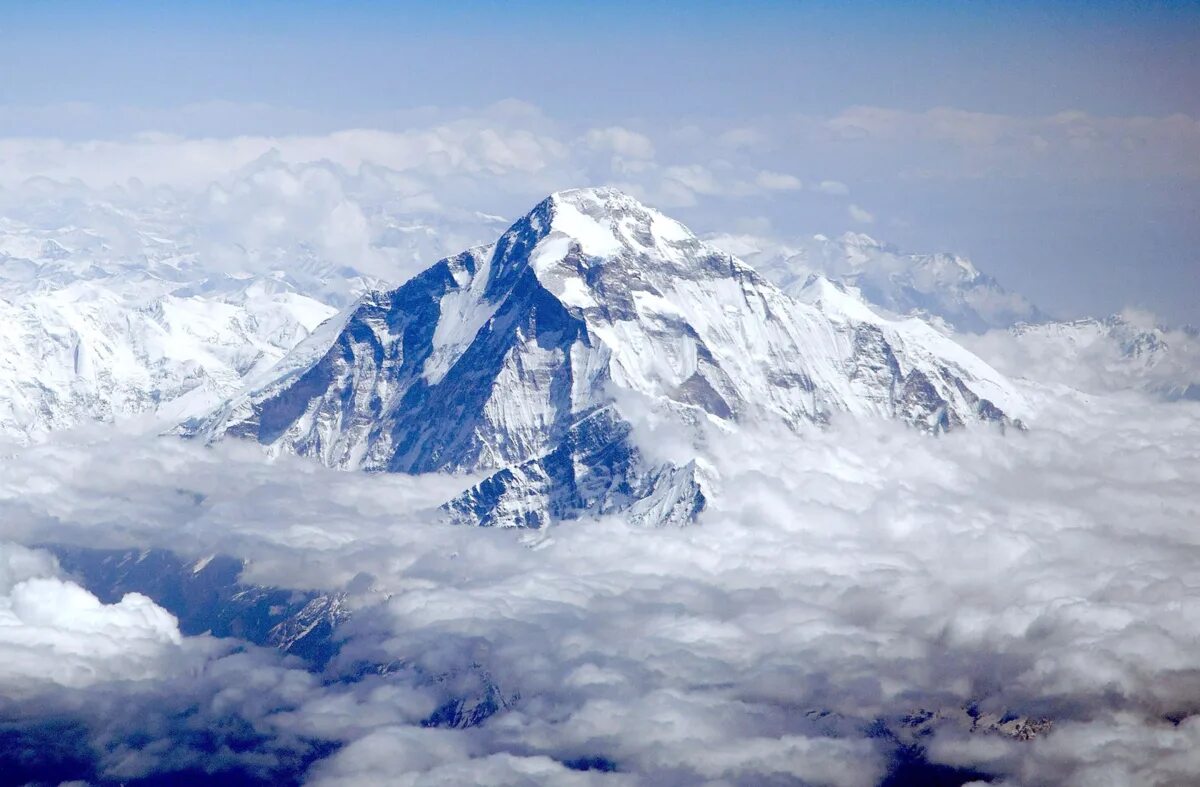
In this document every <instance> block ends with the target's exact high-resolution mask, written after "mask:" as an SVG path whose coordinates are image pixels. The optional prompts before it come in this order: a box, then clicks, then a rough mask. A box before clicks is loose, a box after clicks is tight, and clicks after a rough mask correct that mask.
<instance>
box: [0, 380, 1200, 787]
mask: <svg viewBox="0 0 1200 787" xmlns="http://www.w3.org/2000/svg"><path fill="white" fill-rule="evenodd" d="M1031 395H1036V396H1037V397H1039V399H1038V406H1037V407H1035V408H1034V409H1035V412H1034V414H1033V417H1032V418H1031V430H1030V431H1029V432H1028V433H1026V434H1013V433H1010V434H1008V435H1007V436H1002V435H999V434H993V433H990V432H972V433H959V434H951V435H947V436H945V437H943V438H939V439H936V440H934V439H929V438H926V437H922V436H920V435H917V434H914V433H912V432H910V431H907V430H905V429H904V428H903V427H901V426H897V425H893V424H854V423H851V422H846V423H840V422H839V423H835V424H834V425H833V426H832V427H831V428H830V430H828V431H814V432H812V433H809V434H806V435H804V436H802V437H791V436H788V435H787V433H786V432H783V431H781V432H779V433H775V434H772V433H761V434H760V433H746V434H742V435H739V436H737V437H736V438H729V437H723V436H721V435H719V434H716V435H711V436H710V437H709V441H710V442H709V450H710V451H711V453H712V455H713V456H714V457H716V458H717V460H718V466H719V471H720V474H721V478H722V482H721V485H720V490H719V492H718V493H717V494H716V495H715V496H714V498H713V500H712V501H711V507H710V510H709V511H708V512H707V514H706V515H705V517H704V519H703V521H702V522H701V524H699V525H698V526H696V527H693V528H690V529H685V530H661V531H645V530H639V529H636V528H632V527H630V526H628V525H626V524H624V523H621V522H618V521H596V522H575V523H567V524H564V525H562V526H560V527H558V528H556V529H554V530H552V531H550V532H549V533H546V534H543V536H542V537H541V538H539V539H538V540H537V541H536V544H537V547H538V548H537V549H531V548H529V546H527V545H526V544H525V543H523V542H522V540H521V539H520V538H519V537H518V536H517V534H514V533H510V532H495V531H488V530H477V529H469V528H449V527H441V526H437V525H432V524H428V523H426V522H424V521H423V516H422V515H421V514H420V511H421V510H423V509H424V508H425V507H426V506H428V505H430V504H432V503H433V502H436V501H437V500H440V499H443V498H444V497H445V496H447V493H448V492H451V491H452V490H453V489H454V488H457V487H458V486H459V485H462V484H464V483H467V482H468V481H469V479H454V478H446V479H438V478H425V479H412V478H405V477H388V476H362V475H356V474H343V473H336V472H333V471H329V470H325V469H323V468H320V467H318V466H316V465H313V464H311V463H307V462H304V461H302V460H297V459H281V460H278V461H276V462H274V463H271V464H266V463H263V462H262V460H261V458H260V457H259V456H258V455H257V452H256V451H255V450H254V449H253V448H252V447H248V446H242V445H237V444H230V445H222V446H220V447H218V448H216V449H212V450H208V449H203V448H200V447H198V446H195V445H191V444H188V443H182V442H178V441H175V440H153V441H147V440H146V439H145V438H139V437H136V436H125V437H123V436H120V435H118V434H114V433H113V432H111V431H108V430H97V431H94V432H89V431H84V432H80V433H78V434H75V435H66V434H64V435H61V436H60V437H59V438H58V439H56V440H53V441H51V442H49V443H47V444H44V445H40V446H35V447H32V448H29V449H26V450H24V451H22V452H21V454H20V455H19V456H14V457H11V458H9V459H6V460H4V463H3V465H0V521H2V522H3V523H4V524H3V528H4V530H3V534H4V535H6V536H7V537H11V538H20V539H29V538H40V539H47V540H53V539H66V540H68V541H81V542H83V543H89V544H111V545H120V544H127V545H139V546H141V545H157V546H167V547H171V548H174V549H179V550H182V551H183V552H185V553H186V554H190V555H195V556H199V555H204V554H209V553H211V552H213V551H226V552H233V553H235V554H239V555H242V556H245V557H247V558H249V559H250V560H251V561H252V563H251V565H252V568H251V573H250V578H251V579H252V580H254V581H265V582H270V583H282V584H303V585H305V586H314V585H315V586H319V587H329V588H333V587H338V586H345V585H347V583H350V582H351V580H352V579H354V578H355V577H356V576H361V575H362V574H363V573H364V572H365V574H366V575H369V576H370V581H369V582H368V583H365V584H363V583H361V582H360V583H357V584H356V587H358V588H359V589H358V590H356V591H355V592H354V593H353V594H352V596H351V599H350V600H349V603H350V604H351V605H352V607H354V608H355V609H356V610H357V613H356V617H355V618H354V619H353V620H352V622H351V624H350V625H349V627H348V628H347V629H346V635H347V636H348V638H349V639H348V640H347V642H346V644H345V649H344V652H343V656H342V660H341V661H339V662H338V663H337V664H335V665H334V667H333V671H334V674H336V673H337V670H339V669H343V668H349V667H350V665H352V664H354V663H356V662H357V661H358V660H360V659H362V660H366V661H368V662H370V661H376V660H388V661H391V660H398V661H399V662H400V663H403V664H406V665H408V667H407V669H409V670H410V671H409V672H403V671H402V672H397V673H394V674H392V675H379V676H375V677H372V678H370V679H368V680H365V681H360V682H356V683H351V684H345V685H339V684H336V683H335V684H331V685H330V686H328V687H326V688H324V689H321V690H316V689H314V688H312V687H311V686H308V687H307V688H306V689H305V692H307V693H306V694H304V695H303V698H302V699H301V700H299V701H296V702H295V704H294V705H290V706H289V708H290V710H288V711H287V712H286V713H283V714H280V713H275V712H267V711H256V710H255V709H254V708H253V707H247V708H246V709H245V710H244V712H246V713H251V714H253V713H262V714H263V715H261V716H252V718H255V719H257V721H255V724H256V725H257V726H259V727H260V728H261V729H262V730H264V733H265V734H266V735H267V736H268V737H269V738H271V739H275V738H279V737H281V736H282V737H283V738H287V737H288V736H292V737H295V736H301V737H303V736H317V737H324V736H332V737H333V738H334V739H336V740H339V741H341V742H344V743H346V744H348V745H347V746H346V747H345V748H344V749H343V750H342V753H341V754H340V755H338V756H337V757H335V758H334V759H331V760H329V761H328V762H325V763H322V764H321V765H320V766H319V767H318V768H317V769H316V770H315V771H314V772H313V776H314V778H315V777H317V776H320V777H322V778H325V779H327V780H328V781H329V782H330V783H333V782H335V781H338V780H342V779H347V780H349V779H361V780H370V779H371V778H372V777H373V776H375V775H377V774H380V773H387V774H389V776H390V777H392V778H400V777H399V776H397V775H396V774H397V773H398V772H399V771H402V770H407V771H408V772H407V773H406V774H405V776H404V778H407V779H410V780H411V781H412V782H413V783H423V781H422V780H425V781H427V782H433V781H435V780H437V779H443V780H446V779H450V780H455V779H466V780H468V781H471V780H474V779H475V778H477V777H481V776H482V775H486V774H491V775H492V776H493V777H494V778H497V779H499V777H498V776H497V774H509V773H512V774H525V775H526V777H527V778H535V777H534V776H530V775H529V774H541V775H543V777H544V778H557V777H558V776H562V777H563V778H564V779H565V778H566V777H568V776H570V777H571V778H578V779H580V780H582V782H583V783H590V781H594V780H598V779H599V780H606V779H608V778H609V777H608V776H602V775H601V773H600V772H586V773H581V772H575V771H571V772H570V773H568V772H567V771H565V770H564V769H563V768H562V766H561V765H560V764H559V763H561V762H563V761H570V760H574V759H577V758H586V757H599V758H603V759H604V760H607V761H610V762H612V763H614V764H615V765H616V766H617V767H618V768H619V771H618V774H617V775H614V776H611V778H613V779H621V778H625V777H622V776H621V774H625V775H626V776H636V777H637V778H640V779H647V780H654V781H656V782H658V783H694V782H695V781H697V780H699V779H726V780H731V781H758V782H761V781H766V780H770V779H771V778H773V777H777V776H780V775H782V774H794V773H801V774H803V775H804V776H805V777H806V778H807V779H809V780H811V781H812V782H814V783H824V784H846V785H858V784H864V785H865V784H873V783H876V781H877V780H878V778H879V777H880V775H881V774H882V773H883V772H884V770H885V769H886V767H887V758H888V756H889V753H888V747H887V745H886V744H885V742H883V741H881V740H879V739H873V738H868V737H865V734H864V732H863V730H864V729H866V728H867V727H868V726H869V724H870V723H871V721H872V720H873V719H875V718H884V719H892V720H893V721H894V720H895V719H897V718H898V717H899V716H901V715H903V714H905V713H909V712H911V711H914V710H916V709H918V708H934V709H937V708H946V709H955V708H959V707H961V706H962V705H964V704H966V703H968V702H978V703H979V704H980V706H981V707H982V708H984V709H985V710H987V711H989V712H996V713H1003V712H1006V711H1010V712H1014V713H1018V714H1029V715H1034V716H1042V715H1045V716H1049V717H1051V718H1053V719H1054V727H1053V728H1052V729H1051V731H1050V732H1049V733H1048V734H1046V735H1044V736H1043V737H1041V738H1039V739H1038V740H1037V741H1035V742H1033V743H1026V742H1012V743H1011V744H1009V743H1003V742H1000V741H999V740H998V739H997V740H996V741H991V742H988V743H977V744H971V746H967V747H966V748H964V747H963V746H962V745H958V744H955V743H954V741H955V740H958V739H959V737H961V727H959V726H957V725H955V724H952V723H950V724H946V725H943V727H942V728H937V729H935V732H934V734H933V737H932V738H931V740H932V741H933V742H934V743H935V744H936V745H935V746H934V747H933V748H932V750H931V751H932V752H933V755H934V756H935V757H941V758H943V759H945V760H946V761H947V762H953V763H970V764H975V765H979V766H981V767H982V766H986V768H985V770H986V769H987V768H990V769H992V771H993V772H996V773H998V774H1000V775H1007V776H1008V777H1010V778H1012V779H1014V780H1019V781H1022V782H1050V783H1064V784H1070V783H1086V781H1087V779H1088V778H1089V777H1090V774H1092V773H1093V770H1091V769H1092V768H1093V767H1094V766H1095V764H1096V763H1097V762H1108V763H1111V764H1112V767H1114V768H1116V769H1117V770H1116V771H1114V772H1124V771H1121V770H1120V769H1121V768H1124V769H1127V772H1128V773H1130V774H1133V776H1134V777H1136V780H1138V781H1144V782H1146V783H1155V780H1156V779H1157V780H1158V781H1159V782H1164V781H1169V775H1170V774H1172V773H1175V774H1178V773H1186V772H1187V768H1188V767H1190V766H1189V763H1190V760H1189V759H1188V758H1189V757H1190V756H1191V755H1190V754H1189V751H1190V748H1189V747H1191V746H1192V744H1193V743H1194V742H1193V741H1192V740H1191V738H1190V737H1189V735H1188V734H1187V733H1186V731H1187V730H1190V729H1191V727H1190V726H1185V727H1183V728H1182V730H1181V731H1179V732H1171V730H1172V729H1173V728H1172V727H1170V726H1169V725H1166V724H1164V722H1163V721H1162V718H1163V717H1165V716H1171V717H1176V716H1180V715H1182V716H1185V717H1186V716H1188V714H1190V713H1192V712H1193V709H1194V707H1195V706H1196V703H1197V702H1200V694H1198V693H1197V691H1196V686H1195V684H1194V682H1192V681H1191V679H1190V678H1189V677H1188V676H1189V675H1190V674H1191V672H1190V670H1191V666H1190V665H1191V662H1192V658H1191V654H1193V653H1194V652H1195V649H1196V647H1197V646H1200V627H1198V626H1197V625H1196V620H1198V619H1200V617H1197V616H1198V615H1200V595H1197V594H1195V593H1193V592H1192V591H1191V590H1189V588H1191V587H1192V585H1193V584H1195V583H1194V581H1193V580H1195V579H1197V578H1196V577H1194V576H1193V575H1194V574H1195V570H1194V566H1196V565H1198V564H1200V561H1198V558H1200V539H1198V538H1197V536H1196V534H1195V532H1194V530H1195V529H1194V527H1193V526H1192V523H1193V521H1194V520H1195V517H1196V515H1197V514H1198V513H1200V500H1198V499H1197V497H1196V489H1195V485H1194V483H1192V480H1191V479H1193V478H1194V477H1196V475H1197V474H1200V455H1198V454H1197V453H1196V450H1195V444H1194V443H1195V441H1194V439H1193V438H1192V436H1191V435H1193V434H1194V430H1195V428H1196V424H1197V423H1200V406H1196V405H1192V404H1186V403H1184V404H1176V405H1162V404H1155V403H1153V402H1151V401H1150V400H1146V399H1140V398H1128V397H1116V398H1097V397H1092V398H1091V399H1088V400H1086V401H1085V400H1077V399H1073V398H1071V397H1063V396H1061V395H1053V396H1051V395H1048V394H1047V393H1045V392H1039V391H1038V389H1033V390H1032V391H1031ZM664 439H665V436H664ZM779 457H787V461H786V463H783V462H781V461H780V459H779ZM438 485H440V486H441V488H438ZM114 522H118V523H120V526H119V527H114V526H113V523H114ZM185 642H186V641H185ZM477 668H482V669H484V670H486V672H487V674H488V675H489V676H490V679H491V680H493V681H495V683H496V685H497V686H499V687H500V689H499V690H500V691H501V692H502V694H503V695H504V696H515V695H519V696H520V699H518V700H517V701H516V702H515V703H514V704H513V705H512V707H511V708H510V709H509V710H507V711H505V712H503V713H501V714H500V715H498V716H496V717H494V718H493V719H492V720H490V721H489V722H488V724H487V725H485V726H484V727H482V728H479V729H476V730H473V731H471V732H469V733H459V732H449V731H435V732H428V731H424V730H421V729H420V728H419V720H420V719H421V718H422V717H423V716H424V715H425V714H427V713H428V711H429V708H431V707H433V706H434V705H435V704H436V699H435V697H434V696H432V695H431V693H430V692H431V689H430V687H428V686H425V687H424V688H423V687H422V685H421V684H420V682H419V681H418V680H417V677H418V676H419V675H421V674H429V673H437V674H449V675H460V676H464V678H465V677H470V676H472V675H477V673H476V672H474V671H473V670H476V669H477ZM272 669H273V668H272ZM263 674H264V676H266V675H275V676H276V677H272V678H271V680H272V681H273V683H272V684H271V685H279V684H277V683H275V681H280V680H283V676H282V675H276V673H275V672H273V671H269V670H268V671H267V672H264V673H263ZM231 679H232V676H229V675H226V676H224V677H222V678H221V680H231ZM288 680H291V679H290V678H289V679H288ZM304 685H307V684H304ZM463 685H464V686H469V685H471V682H470V681H466V683H464V684H463ZM475 685H476V688H478V685H477V684H475ZM448 689H449V687H447V690H448ZM279 690H280V691H282V688H281V689H279ZM468 690H469V689H468ZM272 691H276V690H275V689H272ZM290 691H291V690H289V692H290ZM287 696H292V694H291V693H289V694H288V695H287ZM266 700H267V698H264V702H266ZM808 710H814V711H822V712H824V711H828V712H829V715H821V716H809V715H806V711H808ZM1189 724H1190V722H1189ZM1113 730H1120V731H1121V732H1120V736H1119V739H1120V741H1121V747H1112V746H1109V748H1108V749H1107V750H1106V751H1105V752H1104V753H1103V754H1100V753H1098V752H1097V751H1096V750H1095V749H1094V748H1090V746H1091V744H1090V742H1091V741H1098V740H1107V739H1109V738H1106V737H1105V736H1110V737H1111V735H1112V734H1113ZM956 736H959V737H956ZM281 739H282V738H281ZM943 740H944V743H943ZM980 740H981V741H982V740H984V739H982V738H981V739H980ZM989 741H990V739H989ZM1155 763H1157V764H1155ZM514 778H516V777H514ZM618 783H619V782H618Z"/></svg>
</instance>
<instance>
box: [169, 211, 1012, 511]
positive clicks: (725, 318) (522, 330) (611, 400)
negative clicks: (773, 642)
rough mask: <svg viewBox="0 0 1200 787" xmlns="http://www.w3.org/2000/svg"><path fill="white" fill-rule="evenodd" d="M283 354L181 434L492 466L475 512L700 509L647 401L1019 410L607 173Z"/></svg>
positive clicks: (970, 370)
mask: <svg viewBox="0 0 1200 787" xmlns="http://www.w3.org/2000/svg"><path fill="white" fill-rule="evenodd" d="M277 371H278V377H277V379H274V380H272V381H271V382H269V383H267V384H265V385H262V386H260V387H258V388H257V389H255V390H253V391H251V392H249V393H247V394H244V395H242V396H239V397H237V398H235V399H233V400H232V401H230V402H228V403H226V404H225V405H224V406H222V407H220V408H218V409H217V410H215V411H214V412H212V413H210V414H209V415H207V416H205V417H203V418H197V419H191V420H189V421H188V422H186V423H185V424H184V425H183V426H182V427H181V432H182V433H184V434H187V435H192V436H197V437H201V438H203V439H206V440H215V439H219V438H221V437H223V436H226V435H230V436H235V437H241V438H247V439H252V440H256V441H258V442H259V443H261V444H263V445H264V446H267V447H269V449H270V450H271V451H275V452H280V451H287V452H294V453H297V454H301V455H305V456H311V457H314V458H317V459H319V460H320V461H322V462H323V463H325V464H327V465H330V466H332V467H338V468H345V469H352V468H353V469H365V470H373V471H390V472H403V473H424V472H435V471H443V472H446V471H448V472H456V473H485V474H489V475H487V477H486V478H485V479H484V480H483V481H482V482H481V483H479V484H477V485H476V486H474V487H472V488H471V489H469V490H468V491H467V492H465V493H464V494H463V495H462V496H460V497H459V498H457V499H455V500H452V501H450V502H449V503H447V505H446V510H447V512H448V513H449V514H450V515H451V516H452V517H453V518H454V519H455V520H456V521H460V522H468V523H475V524H481V525H503V526H524V527H540V526H543V525H545V524H547V523H549V522H551V521H553V520H557V519H569V518H572V517H577V516H579V515H581V514H584V513H598V514H602V513H609V512H618V511H619V512H622V513H623V514H624V515H626V516H628V517H631V518H632V519H634V520H636V521H643V522H648V523H653V524H663V523H681V522H686V521H688V520H690V519H692V518H693V517H694V516H695V515H696V514H697V513H698V512H699V511H700V510H701V509H702V508H703V506H704V505H705V487H706V484H707V481H706V479H705V472H706V471H705V470H704V467H705V464H706V463H705V462H704V461H703V457H702V456H700V457H697V458H696V459H695V460H694V461H670V460H669V459H667V458H665V457H663V456H660V455H659V454H660V452H659V451H658V450H657V447H656V446H655V445H654V444H653V443H654V441H653V440H652V439H648V438H647V437H646V436H645V435H643V434H642V433H641V430H640V428H639V427H637V426H636V424H638V423H639V422H640V418H641V415H639V414H643V415H644V414H645V413H653V414H654V417H655V418H658V419H660V420H665V421H667V422H669V423H672V424H675V425H676V426H677V427H678V428H679V429H682V430H684V431H685V432H687V431H689V430H690V431H698V430H699V429H701V427H702V426H704V425H711V426H713V427H714V428H736V425H737V424H739V423H745V422H778V423H782V424H784V425H786V426H787V427H790V428H800V427H802V426H803V425H805V424H814V423H816V424H823V423H826V422H828V421H829V420H830V419H832V418H837V417H843V416H849V417H887V418H897V419H901V420H903V421H906V422H908V423H910V424H913V425H914V426H916V427H918V428H921V429H926V430H930V431H940V430H946V429H953V428H957V427H960V426H964V425H967V424H971V423H976V422H994V423H999V424H1002V425H1003V424H1007V423H1010V422H1011V421H1010V419H1011V418H1014V417H1016V416H1019V415H1020V414H1021V411H1022V400H1021V395H1020V394H1019V393H1017V392H1016V391H1015V390H1014V388H1013V387H1012V386H1011V385H1010V384H1008V382H1007V381H1006V380H1005V378H1004V377H1003V376H1002V375H1000V374H999V373H997V372H996V371H995V370H993V369H992V368H991V367H989V366H988V365H987V364H986V363H984V362H983V361H981V360H979V359H978V358H976V357H975V356H973V355H972V354H970V353H969V352H967V351H966V350H964V349H962V348H961V347H960V346H958V345H957V344H955V343H953V342H952V341H950V340H949V339H948V338H946V337H945V336H944V335H942V334H941V333H939V332H938V331H936V330H934V329H933V328H932V327H930V326H929V325H928V324H926V323H924V322H922V321H920V320H915V319H912V320H902V321H889V320H885V319H883V318H881V317H879V316H878V315H876V314H875V313H874V312H872V311H871V310H870V309H869V308H867V307H866V305H865V304H863V303H862V301H861V300H859V299H857V298H856V297H855V296H854V295H853V294H851V293H850V292H847V291H846V290H844V289H842V288H839V287H838V286H837V285H834V284H832V283H830V282H828V281H825V280H821V279H818V280H814V281H812V282H810V283H809V284H808V286H807V287H805V288H804V289H803V290H802V291H801V292H800V293H798V297H791V296H789V295H787V294H785V293H784V292H782V291H781V290H780V289H779V288H778V287H776V286H775V285H773V284H771V283H770V282H768V281H767V280H766V279H764V278H763V277H762V276H760V275H759V274H758V273H756V272H755V271H754V270H753V269H751V268H750V267H749V266H747V265H745V264H744V263H742V262H741V261H739V260H738V259H736V258H735V257H733V256H731V255H729V254H727V253H725V252H723V251H720V250H718V249H717V248H715V247H713V246H711V245H708V244H706V243H704V242H702V241H700V240H699V239H697V238H696V236H695V235H693V234H692V233H691V232H690V231H689V230H688V229H687V228H685V227H684V226H683V225H681V224H679V223H678V222H676V221H674V220H673V219H670V218H668V217H666V216H664V215H663V214H661V213H659V212H657V211H655V210H652V209H650V208H647V207H646V206H644V205H642V204H640V203H638V202H637V201H636V200H634V199H633V198H631V197H629V196H627V195H625V194H622V193H620V192H618V191H615V190H611V189H584V190H574V191H566V192H560V193H557V194H554V195H552V196H551V197H549V198H548V199H546V200H544V201H543V202H541V203H540V204H539V205H537V206H536V207H535V208H534V209H533V210H532V211H531V212H530V213H529V214H528V215H526V216H525V217H523V218H522V219H520V220H519V221H517V222H516V223H515V224H513V225H512V227H510V228H509V229H508V231H507V232H505V233H504V234H503V235H502V236H501V237H500V238H499V240H497V241H496V242H495V243H494V244H492V245H489V246H484V247H478V248H474V249H471V250H468V251H465V252H463V253H461V254H458V255H456V256H453V257H449V258H447V259H443V260H441V261H439V262H437V263H436V264H434V265H433V266H431V267H430V268H428V269H427V270H425V271H424V272H423V273H421V274H419V275H418V276H416V277H414V278H413V279H411V280H410V281H408V282H407V283H405V284H404V285H403V286H401V287H399V288H397V289H394V290H390V291H385V292H384V291H381V292H371V293H369V294H367V295H366V296H364V297H363V298H362V299H360V301H359V302H358V303H357V304H355V305H354V306H352V307H351V308H348V309H347V310H345V311H344V312H342V313H341V314H340V315H339V316H338V317H337V318H335V319H333V320H331V321H329V322H328V323H326V324H325V325H324V326H322V327H321V328H319V329H318V330H317V331H315V332H314V334H313V335H312V336H311V337H309V339H307V340H306V341H305V342H303V343H302V344H301V345H300V346H299V347H297V349H296V350H295V351H293V353H292V354H291V355H289V356H288V357H287V358H286V359H285V360H284V361H283V362H281V364H280V365H279V367H278V368H277Z"/></svg>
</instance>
